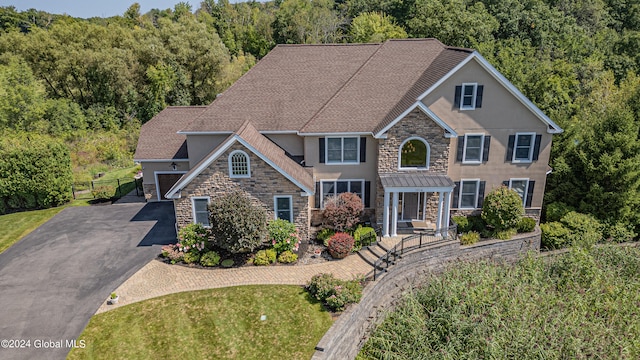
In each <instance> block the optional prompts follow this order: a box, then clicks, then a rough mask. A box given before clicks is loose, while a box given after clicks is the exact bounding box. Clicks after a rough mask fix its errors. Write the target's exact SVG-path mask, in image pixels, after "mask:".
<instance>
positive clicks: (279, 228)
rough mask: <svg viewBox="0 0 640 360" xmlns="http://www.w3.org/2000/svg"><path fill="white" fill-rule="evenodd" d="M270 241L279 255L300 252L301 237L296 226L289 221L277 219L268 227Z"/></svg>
mask: <svg viewBox="0 0 640 360" xmlns="http://www.w3.org/2000/svg"><path fill="white" fill-rule="evenodd" d="M267 229H268V230H269V240H270V241H271V245H273V248H274V249H275V250H276V252H277V253H278V254H282V253H283V252H285V251H298V247H299V246H300V235H299V234H298V229H296V226H295V224H292V223H290V222H289V221H287V220H282V219H276V220H273V221H271V222H269V224H268V225H267Z"/></svg>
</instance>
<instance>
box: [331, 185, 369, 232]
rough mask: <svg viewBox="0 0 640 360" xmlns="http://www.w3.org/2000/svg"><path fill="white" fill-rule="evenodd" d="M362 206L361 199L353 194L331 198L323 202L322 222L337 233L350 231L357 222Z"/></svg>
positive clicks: (343, 194)
mask: <svg viewBox="0 0 640 360" xmlns="http://www.w3.org/2000/svg"><path fill="white" fill-rule="evenodd" d="M363 209H364V205H363V204H362V199H360V197H359V196H358V195H356V194H354V193H342V194H340V195H338V196H331V197H329V198H327V199H326V200H325V202H324V212H323V213H322V215H323V216H324V220H325V221H326V222H327V224H328V225H330V226H332V227H333V228H334V229H336V230H338V231H345V230H347V229H352V228H353V227H354V226H355V225H356V224H357V223H358V221H360V215H361V214H362V210H363Z"/></svg>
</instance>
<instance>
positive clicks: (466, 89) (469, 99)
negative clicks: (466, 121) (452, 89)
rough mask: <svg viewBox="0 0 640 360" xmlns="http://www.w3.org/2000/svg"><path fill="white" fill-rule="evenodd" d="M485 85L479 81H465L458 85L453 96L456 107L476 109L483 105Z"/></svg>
mask: <svg viewBox="0 0 640 360" xmlns="http://www.w3.org/2000/svg"><path fill="white" fill-rule="evenodd" d="M483 92H484V85H478V84H477V83H463V84H462V85H458V86H456V93H455V95H454V98H453V102H454V107H455V108H457V109H460V110H475V109H476V108H481V107H482V93H483Z"/></svg>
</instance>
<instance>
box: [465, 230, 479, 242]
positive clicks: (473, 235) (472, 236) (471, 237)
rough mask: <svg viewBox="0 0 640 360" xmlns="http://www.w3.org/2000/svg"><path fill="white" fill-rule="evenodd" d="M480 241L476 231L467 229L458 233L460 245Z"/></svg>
mask: <svg viewBox="0 0 640 360" xmlns="http://www.w3.org/2000/svg"><path fill="white" fill-rule="evenodd" d="M478 241H480V233H479V232H477V231H469V232H466V233H464V234H462V235H460V243H461V244H462V245H471V244H475V243H477V242H478Z"/></svg>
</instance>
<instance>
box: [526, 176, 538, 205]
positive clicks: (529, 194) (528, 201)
mask: <svg viewBox="0 0 640 360" xmlns="http://www.w3.org/2000/svg"><path fill="white" fill-rule="evenodd" d="M535 185H536V182H535V181H532V180H529V188H528V189H527V199H526V200H525V201H524V207H531V200H532V199H533V187H534V186H535Z"/></svg>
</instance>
